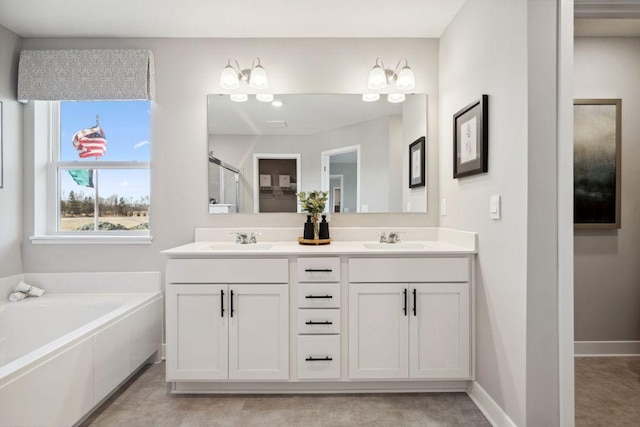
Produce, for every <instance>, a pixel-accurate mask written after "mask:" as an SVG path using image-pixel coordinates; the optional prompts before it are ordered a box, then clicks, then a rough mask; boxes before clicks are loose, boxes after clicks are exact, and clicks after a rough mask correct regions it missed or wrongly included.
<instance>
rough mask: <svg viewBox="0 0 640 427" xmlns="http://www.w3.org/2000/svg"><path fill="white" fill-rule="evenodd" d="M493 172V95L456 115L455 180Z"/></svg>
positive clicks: (454, 123) (454, 124)
mask: <svg viewBox="0 0 640 427" xmlns="http://www.w3.org/2000/svg"><path fill="white" fill-rule="evenodd" d="M488 170H489V96H488V95H482V98H480V99H479V100H477V101H475V102H472V103H471V104H469V105H467V106H466V107H464V108H463V109H462V110H460V111H458V112H457V113H455V114H454V115H453V177H454V178H462V177H464V176H470V175H476V174H479V173H484V172H487V171H488Z"/></svg>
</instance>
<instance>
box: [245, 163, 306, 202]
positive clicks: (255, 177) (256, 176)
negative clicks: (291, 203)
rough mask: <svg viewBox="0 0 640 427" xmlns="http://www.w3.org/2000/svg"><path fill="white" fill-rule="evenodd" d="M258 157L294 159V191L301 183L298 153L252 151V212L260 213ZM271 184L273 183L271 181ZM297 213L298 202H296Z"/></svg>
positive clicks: (298, 188)
mask: <svg viewBox="0 0 640 427" xmlns="http://www.w3.org/2000/svg"><path fill="white" fill-rule="evenodd" d="M260 159H295V161H296V191H300V187H301V183H302V170H301V169H302V165H301V164H300V153H298V154H296V153H254V154H253V213H260V169H259V167H258V161H259V160H260ZM272 184H273V183H272ZM297 206H298V208H297V209H296V211H297V212H298V213H300V212H302V211H301V210H300V204H299V203H297Z"/></svg>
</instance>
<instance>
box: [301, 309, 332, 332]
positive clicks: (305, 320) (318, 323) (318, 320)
mask: <svg viewBox="0 0 640 427" xmlns="http://www.w3.org/2000/svg"><path fill="white" fill-rule="evenodd" d="M298 333H299V334H339V333H340V310H336V309H335V308H327V309H316V310H309V309H299V310H298Z"/></svg>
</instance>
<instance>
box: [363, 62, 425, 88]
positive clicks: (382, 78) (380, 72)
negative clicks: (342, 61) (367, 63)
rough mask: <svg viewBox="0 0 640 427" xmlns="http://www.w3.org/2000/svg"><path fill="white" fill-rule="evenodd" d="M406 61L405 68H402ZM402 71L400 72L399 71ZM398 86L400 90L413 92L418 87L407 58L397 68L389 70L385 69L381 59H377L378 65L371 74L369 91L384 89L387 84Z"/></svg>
mask: <svg viewBox="0 0 640 427" xmlns="http://www.w3.org/2000/svg"><path fill="white" fill-rule="evenodd" d="M402 61H404V67H402V68H400V64H402ZM398 70H400V71H398ZM392 83H395V84H396V89H398V90H411V89H413V88H415V87H416V78H415V76H414V75H413V71H411V68H410V67H409V62H408V61H407V58H402V59H401V60H400V61H398V64H397V65H396V68H395V69H393V70H389V69H386V68H384V62H382V59H381V58H376V64H375V65H374V66H373V68H372V69H371V71H370V72H369V80H368V84H367V86H368V87H369V89H373V90H379V89H384V88H385V87H386V86H387V84H392Z"/></svg>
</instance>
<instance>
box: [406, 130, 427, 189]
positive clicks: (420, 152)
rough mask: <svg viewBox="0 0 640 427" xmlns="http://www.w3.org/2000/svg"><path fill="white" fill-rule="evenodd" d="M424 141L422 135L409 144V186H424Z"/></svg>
mask: <svg viewBox="0 0 640 427" xmlns="http://www.w3.org/2000/svg"><path fill="white" fill-rule="evenodd" d="M424 142H425V137H424V136H421V137H420V138H418V139H416V140H415V141H414V142H412V143H411V145H409V188H414V187H424V174H425V165H424Z"/></svg>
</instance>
